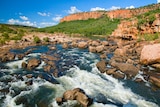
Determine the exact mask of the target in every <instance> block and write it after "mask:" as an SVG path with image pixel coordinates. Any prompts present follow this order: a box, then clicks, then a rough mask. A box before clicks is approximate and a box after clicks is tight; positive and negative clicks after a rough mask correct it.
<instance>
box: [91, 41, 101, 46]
mask: <svg viewBox="0 0 160 107" xmlns="http://www.w3.org/2000/svg"><path fill="white" fill-rule="evenodd" d="M91 45H92V46H99V45H100V43H99V41H92V43H91Z"/></svg>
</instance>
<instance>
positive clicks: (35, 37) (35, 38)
mask: <svg viewBox="0 0 160 107" xmlns="http://www.w3.org/2000/svg"><path fill="white" fill-rule="evenodd" d="M33 41H34V43H40V42H41V39H40V38H39V37H38V36H34V38H33Z"/></svg>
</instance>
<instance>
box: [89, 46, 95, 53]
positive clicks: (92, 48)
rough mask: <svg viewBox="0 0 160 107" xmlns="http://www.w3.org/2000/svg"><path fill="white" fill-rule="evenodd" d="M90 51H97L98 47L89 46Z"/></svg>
mask: <svg viewBox="0 0 160 107" xmlns="http://www.w3.org/2000/svg"><path fill="white" fill-rule="evenodd" d="M88 50H89V52H96V47H94V46H89V47H88Z"/></svg>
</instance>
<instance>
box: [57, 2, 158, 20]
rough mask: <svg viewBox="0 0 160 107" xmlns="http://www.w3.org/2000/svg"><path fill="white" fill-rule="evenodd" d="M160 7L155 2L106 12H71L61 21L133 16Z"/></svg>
mask: <svg viewBox="0 0 160 107" xmlns="http://www.w3.org/2000/svg"><path fill="white" fill-rule="evenodd" d="M157 8H160V4H155V5H152V6H148V7H143V8H137V9H120V10H113V11H104V12H98V11H95V12H82V13H76V14H71V15H69V16H66V17H64V18H62V19H61V20H60V22H64V21H73V20H87V19H89V18H94V19H97V18H100V17H101V16H102V15H107V16H108V17H110V18H131V17H132V16H134V15H139V14H143V13H145V12H148V11H150V10H154V9H157Z"/></svg>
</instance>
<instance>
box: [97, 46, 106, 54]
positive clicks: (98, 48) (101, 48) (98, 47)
mask: <svg viewBox="0 0 160 107" xmlns="http://www.w3.org/2000/svg"><path fill="white" fill-rule="evenodd" d="M103 50H104V46H103V45H100V46H97V47H96V52H97V53H101V52H102V51H103Z"/></svg>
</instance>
